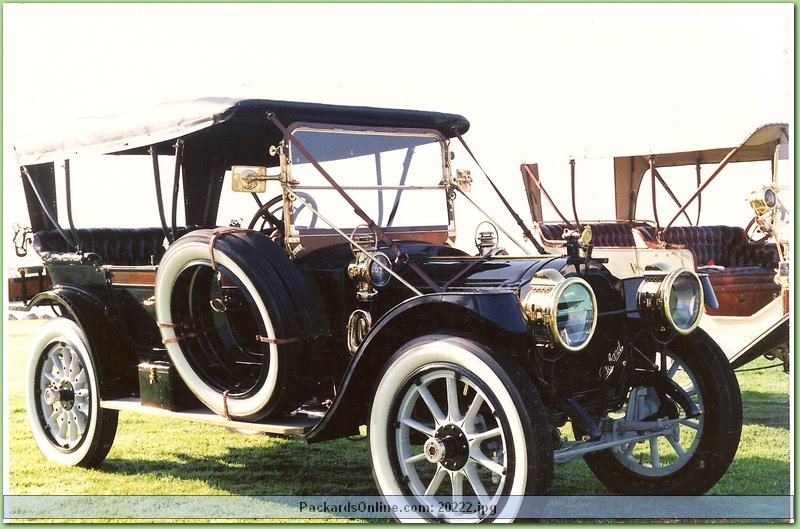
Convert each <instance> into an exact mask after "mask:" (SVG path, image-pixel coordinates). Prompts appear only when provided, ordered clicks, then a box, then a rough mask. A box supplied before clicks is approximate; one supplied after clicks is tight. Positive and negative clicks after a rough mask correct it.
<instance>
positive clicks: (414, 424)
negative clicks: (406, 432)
mask: <svg viewBox="0 0 800 529" xmlns="http://www.w3.org/2000/svg"><path fill="white" fill-rule="evenodd" d="M403 424H405V425H406V426H408V427H409V428H413V429H414V430H416V431H418V432H421V433H423V434H425V435H427V436H428V437H433V434H434V433H436V432H435V430H434V429H433V428H431V427H430V426H428V425H427V424H425V423H422V422H419V421H418V420H416V419H411V418H406V419H403Z"/></svg>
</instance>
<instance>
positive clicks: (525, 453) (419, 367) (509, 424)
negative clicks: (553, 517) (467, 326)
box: [369, 335, 553, 521]
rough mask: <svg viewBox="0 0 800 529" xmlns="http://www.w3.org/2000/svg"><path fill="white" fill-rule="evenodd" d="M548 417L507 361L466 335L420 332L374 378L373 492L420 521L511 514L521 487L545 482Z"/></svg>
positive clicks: (529, 489)
mask: <svg viewBox="0 0 800 529" xmlns="http://www.w3.org/2000/svg"><path fill="white" fill-rule="evenodd" d="M547 424H548V423H547V420H546V415H545V412H544V408H543V406H542V403H541V401H540V399H539V397H538V394H537V393H536V390H535V389H534V387H533V385H532V384H531V382H530V380H529V379H528V378H527V377H526V376H525V375H524V373H523V372H522V370H521V369H520V368H519V367H517V366H516V365H515V364H514V363H513V362H511V361H510V360H509V359H506V358H503V357H502V356H492V355H491V354H490V351H489V350H488V349H486V348H484V347H483V346H481V345H479V344H477V343H475V342H472V341H469V340H466V339H462V338H458V337H454V336H448V335H432V336H426V337H423V338H420V339H417V340H414V341H412V342H409V343H408V344H407V345H406V346H404V347H403V348H402V349H401V350H400V351H398V353H397V354H396V355H395V356H394V357H393V358H392V359H391V360H390V361H389V362H388V363H387V365H386V368H385V369H384V371H383V373H382V374H381V376H380V382H379V383H378V386H377V389H376V392H375V396H374V398H373V403H372V409H371V412H370V419H369V445H370V455H371V458H372V468H373V476H374V478H375V482H376V484H377V486H378V489H379V491H380V492H381V494H383V495H384V496H387V497H390V498H391V501H393V502H394V501H397V502H401V503H403V504H405V505H407V506H408V508H405V509H404V510H403V512H413V513H416V514H415V516H418V517H419V518H422V519H430V520H437V519H444V520H449V521H477V520H484V519H512V518H515V517H516V516H517V515H518V514H519V510H520V508H521V501H522V496H523V495H525V494H533V495H536V494H543V493H545V492H546V491H547V489H548V488H549V486H550V483H551V481H552V477H553V450H552V444H551V443H552V441H551V437H550V436H549V431H550V430H549V427H548V426H547ZM403 516H406V514H404V515H403ZM401 520H405V518H401Z"/></svg>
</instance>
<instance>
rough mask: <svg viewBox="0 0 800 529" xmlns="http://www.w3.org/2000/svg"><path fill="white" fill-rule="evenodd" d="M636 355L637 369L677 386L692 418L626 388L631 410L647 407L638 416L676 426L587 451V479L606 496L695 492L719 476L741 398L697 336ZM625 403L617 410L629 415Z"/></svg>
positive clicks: (650, 394) (727, 369)
mask: <svg viewBox="0 0 800 529" xmlns="http://www.w3.org/2000/svg"><path fill="white" fill-rule="evenodd" d="M659 349H660V350H659ZM652 351H658V352H655V353H653V352H652ZM640 352H641V353H642V354H641V355H640V356H639V359H638V361H639V365H640V366H641V369H643V370H645V371H652V370H660V371H661V372H662V373H663V374H664V375H666V376H667V377H668V378H669V379H670V380H672V381H674V382H675V383H676V384H677V385H678V386H680V387H681V388H683V390H684V391H685V392H686V394H687V395H688V397H689V399H690V400H691V402H692V403H693V404H694V406H696V408H697V410H698V411H699V412H700V413H699V415H698V416H696V417H691V416H688V414H687V413H686V411H685V409H684V406H681V405H680V403H679V402H678V401H676V400H674V399H673V398H671V397H668V396H666V395H664V394H663V392H657V391H655V390H654V388H651V387H639V388H633V389H632V392H635V395H636V396H637V397H638V398H637V400H638V402H640V404H639V406H641V407H642V408H643V409H649V411H646V412H642V413H644V414H649V415H651V417H650V418H648V420H651V421H652V420H656V419H657V418H661V417H667V418H668V419H679V421H678V422H677V423H676V424H674V425H673V426H671V427H669V428H667V429H665V430H664V432H663V435H659V436H656V437H651V438H650V439H648V440H646V441H643V442H641V441H640V442H631V443H629V444H624V445H621V446H618V447H616V448H612V449H609V450H605V451H602V452H596V453H592V454H589V455H586V456H585V457H584V459H585V460H586V463H587V465H588V466H589V468H590V469H591V470H592V473H594V475H595V476H597V478H598V479H599V480H600V481H601V482H602V483H603V484H604V485H605V486H606V487H608V488H609V489H610V490H612V491H614V492H618V493H622V494H629V495H659V496H660V495H698V494H703V493H705V492H706V491H708V489H710V488H711V487H713V486H714V485H715V484H716V483H717V481H719V479H720V478H721V477H722V476H723V474H724V473H725V472H726V471H727V469H728V466H729V465H730V463H731V461H732V460H733V457H734V455H735V454H736V450H737V448H738V446H739V438H740V436H741V431H742V400H741V393H740V390H739V384H738V382H737V380H736V376H735V374H734V372H733V369H732V368H731V366H730V364H729V363H728V360H727V358H726V357H725V355H724V353H723V352H722V351H721V350H719V348H718V347H717V346H716V344H715V343H714V342H713V341H712V340H711V338H709V337H708V335H706V334H705V333H704V332H702V331H696V332H695V333H693V334H692V335H691V336H687V337H685V338H680V339H677V340H675V341H673V342H672V343H671V344H669V345H667V346H658V345H657V344H655V342H653V343H651V344H650V349H649V350H648V349H647V348H646V347H645V346H641V347H640ZM645 358H649V360H646V359H645ZM631 402H633V399H631V400H630V401H629V404H628V405H627V406H626V410H623V412H627V411H630V408H631V405H632V404H631ZM651 412H652V413H651ZM634 419H638V420H642V419H644V417H635V418H634Z"/></svg>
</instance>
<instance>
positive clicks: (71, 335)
mask: <svg viewBox="0 0 800 529" xmlns="http://www.w3.org/2000/svg"><path fill="white" fill-rule="evenodd" d="M94 362H95V361H94V358H93V357H92V353H91V351H90V349H89V344H88V341H87V339H86V336H85V335H84V333H83V331H82V330H81V328H80V327H78V325H76V324H75V322H73V321H72V320H69V319H67V318H55V319H53V320H49V321H47V322H45V323H44V324H43V325H42V327H41V328H40V329H39V331H38V333H37V334H36V336H35V337H34V340H33V345H32V347H31V352H30V355H29V357H28V364H27V368H26V371H25V401H26V407H27V412H28V421H29V423H30V426H31V432H32V434H33V438H34V440H35V441H36V445H37V446H38V447H39V450H40V451H41V452H42V454H43V455H44V456H45V457H46V458H47V459H49V460H51V461H55V462H57V463H60V464H64V465H71V466H83V467H94V466H97V465H99V464H100V463H101V462H102V461H103V460H104V459H105V458H106V456H107V455H108V452H109V450H111V445H112V443H113V442H114V437H115V436H116V431H117V420H118V412H116V411H113V410H106V409H102V408H101V407H100V394H99V390H98V388H99V382H98V373H97V370H96V369H95V364H94Z"/></svg>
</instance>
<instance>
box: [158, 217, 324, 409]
mask: <svg viewBox="0 0 800 529" xmlns="http://www.w3.org/2000/svg"><path fill="white" fill-rule="evenodd" d="M155 309H156V318H157V319H158V325H159V328H160V331H161V338H162V341H163V342H164V345H165V346H166V349H167V353H168V354H169V357H170V359H171V361H172V364H173V365H174V367H175V369H176V371H177V372H178V374H180V376H181V378H182V379H183V381H184V382H185V383H186V385H187V386H188V388H189V389H190V390H191V391H192V392H193V393H194V394H195V395H196V396H197V398H198V399H200V401H202V402H203V403H204V404H205V405H206V406H208V407H209V408H210V409H211V410H212V411H214V412H215V413H218V414H220V415H223V416H226V417H229V418H231V419H237V420H245V421H256V420H259V419H262V418H264V417H266V416H268V415H270V414H276V413H279V412H284V411H287V410H288V409H289V408H290V407H292V406H294V405H296V404H297V402H296V399H297V398H299V396H300V395H301V391H302V388H301V387H298V386H301V385H302V384H299V383H298V382H299V381H293V383H292V384H289V383H288V382H289V380H290V379H291V378H292V375H294V374H296V373H297V372H298V370H299V369H301V368H303V367H308V358H307V355H306V352H307V351H308V350H309V349H310V343H309V342H310V341H311V340H312V339H313V338H312V337H313V336H314V335H315V334H316V333H315V332H314V329H313V328H312V327H313V325H314V324H315V323H316V322H317V321H318V319H317V318H316V317H315V305H314V304H313V298H312V296H311V293H310V291H309V289H308V286H307V285H306V283H305V280H304V279H303V277H302V275H301V274H300V272H299V271H298V270H297V268H296V267H295V266H294V264H292V262H291V261H290V260H289V259H288V257H286V255H284V254H283V253H282V252H281V250H280V248H278V246H277V245H276V244H275V243H274V242H272V241H271V240H270V239H269V238H267V237H266V236H264V235H262V234H260V233H258V232H254V231H249V230H241V229H238V230H231V229H225V228H221V229H218V230H197V231H193V232H191V233H189V234H187V235H185V236H183V237H181V238H180V239H178V240H177V241H175V243H173V244H172V245H171V246H170V247H169V249H168V250H167V251H166V253H165V254H164V257H163V258H162V259H161V262H160V263H159V267H158V272H157V274H156V287H155ZM301 378H305V377H301ZM288 388H291V389H292V393H290V392H289V389H288Z"/></svg>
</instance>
